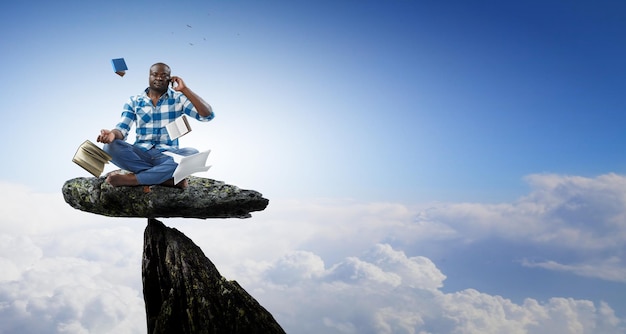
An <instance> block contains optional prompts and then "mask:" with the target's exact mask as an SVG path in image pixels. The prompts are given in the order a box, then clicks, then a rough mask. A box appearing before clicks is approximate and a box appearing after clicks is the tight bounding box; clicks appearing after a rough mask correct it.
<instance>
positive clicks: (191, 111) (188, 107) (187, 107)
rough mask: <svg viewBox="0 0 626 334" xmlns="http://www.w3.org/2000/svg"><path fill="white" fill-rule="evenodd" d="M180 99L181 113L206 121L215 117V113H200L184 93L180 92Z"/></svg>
mask: <svg viewBox="0 0 626 334" xmlns="http://www.w3.org/2000/svg"><path fill="white" fill-rule="evenodd" d="M180 101H181V102H182V104H183V113H184V114H186V115H187V116H189V117H193V118H195V119H197V120H199V121H200V122H208V121H210V120H212V119H213V118H214V117H215V113H211V115H209V116H202V115H200V114H199V113H198V110H197V109H196V107H194V105H193V103H191V101H190V100H189V99H188V98H187V97H186V96H185V95H184V94H180Z"/></svg>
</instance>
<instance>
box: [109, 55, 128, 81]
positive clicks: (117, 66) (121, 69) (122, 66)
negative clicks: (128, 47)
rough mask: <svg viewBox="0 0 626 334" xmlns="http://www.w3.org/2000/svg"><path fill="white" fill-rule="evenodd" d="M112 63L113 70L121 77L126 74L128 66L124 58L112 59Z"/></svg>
mask: <svg viewBox="0 0 626 334" xmlns="http://www.w3.org/2000/svg"><path fill="white" fill-rule="evenodd" d="M111 65H113V71H114V72H115V73H117V75H119V76H120V77H123V76H124V74H126V70H127V69H128V67H127V66H126V62H125V61H124V58H115V59H111Z"/></svg>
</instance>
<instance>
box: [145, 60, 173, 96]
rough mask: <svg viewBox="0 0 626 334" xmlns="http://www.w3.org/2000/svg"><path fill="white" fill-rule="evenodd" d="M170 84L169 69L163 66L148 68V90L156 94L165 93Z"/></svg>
mask: <svg viewBox="0 0 626 334" xmlns="http://www.w3.org/2000/svg"><path fill="white" fill-rule="evenodd" d="M169 83H170V69H169V67H167V66H165V65H154V66H152V67H150V79H149V86H150V89H154V90H156V91H158V92H165V91H166V90H167V85H169Z"/></svg>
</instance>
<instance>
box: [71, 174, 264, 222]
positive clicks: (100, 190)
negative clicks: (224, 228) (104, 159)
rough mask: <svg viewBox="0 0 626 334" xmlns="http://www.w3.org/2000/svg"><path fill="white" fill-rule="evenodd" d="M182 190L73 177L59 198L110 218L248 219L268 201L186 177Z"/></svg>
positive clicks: (251, 191) (254, 195) (221, 185)
mask: <svg viewBox="0 0 626 334" xmlns="http://www.w3.org/2000/svg"><path fill="white" fill-rule="evenodd" d="M187 180H188V181H189V186H188V187H187V188H185V189H179V188H173V187H163V186H151V187H141V186H138V187H113V186H111V185H110V184H108V183H106V182H105V178H104V177H99V178H95V177H89V178H84V177H80V178H75V179H71V180H68V181H66V182H65V184H64V185H63V189H62V191H63V198H65V201H66V202H67V203H68V204H69V205H71V206H72V207H73V208H75V209H78V210H82V211H87V212H91V213H95V214H99V215H104V216H110V217H144V218H159V217H182V218H202V219H206V218H248V217H250V212H254V211H261V210H264V209H265V208H266V207H267V205H268V203H269V201H268V200H267V199H265V198H263V196H262V195H261V194H260V193H258V192H256V191H254V190H245V189H239V188H237V187H235V186H232V185H228V184H225V183H224V182H220V181H215V180H211V179H206V178H200V177H194V176H190V177H188V178H187Z"/></svg>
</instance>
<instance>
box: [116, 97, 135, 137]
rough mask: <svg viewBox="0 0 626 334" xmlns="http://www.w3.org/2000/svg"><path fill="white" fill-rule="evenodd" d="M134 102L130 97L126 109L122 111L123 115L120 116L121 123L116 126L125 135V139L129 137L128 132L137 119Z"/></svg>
mask: <svg viewBox="0 0 626 334" xmlns="http://www.w3.org/2000/svg"><path fill="white" fill-rule="evenodd" d="M133 105H134V102H133V100H132V99H130V100H129V101H128V102H127V103H126V104H124V110H123V111H122V116H121V118H120V121H119V123H117V125H116V126H115V128H116V129H118V130H119V131H120V132H121V133H122V135H124V140H126V138H127V137H128V132H129V131H130V128H131V127H132V126H133V124H134V123H135V121H136V120H137V114H136V113H135V108H133Z"/></svg>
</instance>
